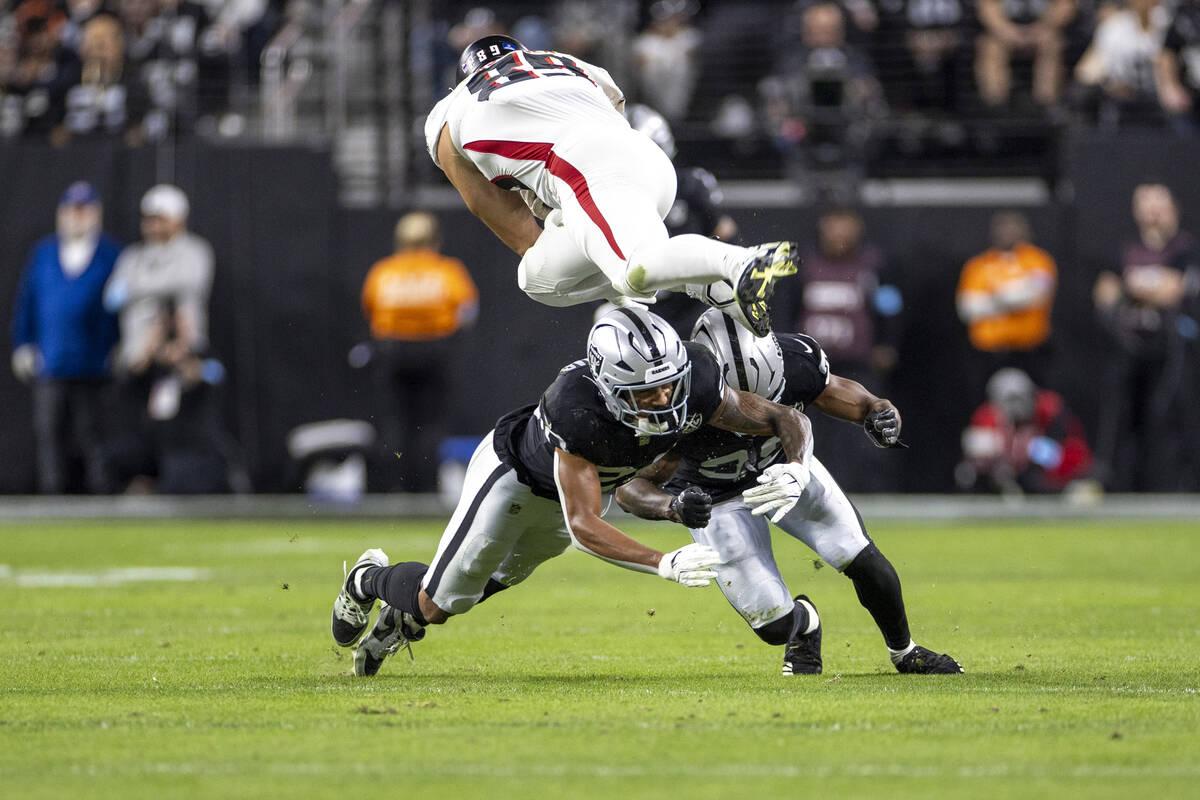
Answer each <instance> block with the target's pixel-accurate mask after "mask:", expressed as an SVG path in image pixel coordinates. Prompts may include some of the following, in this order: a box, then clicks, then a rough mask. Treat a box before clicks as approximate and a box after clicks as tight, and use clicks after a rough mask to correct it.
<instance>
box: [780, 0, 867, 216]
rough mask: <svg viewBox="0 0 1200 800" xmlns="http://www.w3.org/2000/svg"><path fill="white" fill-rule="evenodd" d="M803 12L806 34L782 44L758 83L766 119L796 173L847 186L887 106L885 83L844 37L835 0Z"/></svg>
mask: <svg viewBox="0 0 1200 800" xmlns="http://www.w3.org/2000/svg"><path fill="white" fill-rule="evenodd" d="M801 19H802V22H801V32H800V40H799V41H798V42H787V43H785V44H784V46H783V49H782V54H781V56H780V57H779V59H778V61H777V64H776V67H775V71H774V74H772V75H771V76H769V77H767V78H766V79H764V80H763V82H762V84H761V85H760V91H761V92H762V95H763V98H764V100H765V103H766V121H767V127H768V129H769V131H770V132H771V134H772V136H773V137H774V139H775V143H776V146H777V147H778V148H779V149H780V150H782V151H783V152H784V153H785V154H786V155H787V156H788V157H789V167H790V168H791V172H792V174H793V176H794V177H798V178H804V179H809V178H817V179H818V180H819V179H820V178H830V180H829V181H821V180H819V182H822V183H826V182H827V183H828V184H829V185H830V187H831V189H832V190H833V191H835V192H840V193H843V194H848V193H849V192H850V190H851V189H852V188H853V186H854V185H856V179H857V177H858V176H859V175H860V174H861V172H862V170H863V167H864V160H865V157H866V148H867V144H868V142H869V139H870V135H871V132H872V130H873V127H874V124H875V123H876V121H877V120H878V119H879V118H880V117H881V116H882V115H883V113H884V110H885V109H884V105H883V95H882V90H881V88H880V86H879V82H878V81H877V80H876V79H875V75H874V73H873V71H872V68H871V64H870V61H869V60H868V59H867V56H866V54H865V53H864V52H863V51H862V50H860V49H859V48H857V47H854V46H852V45H850V44H848V43H847V42H846V31H845V22H844V18H843V16H842V11H841V9H840V8H839V7H838V6H837V4H835V3H832V2H828V1H827V0H826V1H824V2H818V3H815V4H813V5H811V6H808V7H807V8H805V9H804V11H803V12H802V17H801Z"/></svg>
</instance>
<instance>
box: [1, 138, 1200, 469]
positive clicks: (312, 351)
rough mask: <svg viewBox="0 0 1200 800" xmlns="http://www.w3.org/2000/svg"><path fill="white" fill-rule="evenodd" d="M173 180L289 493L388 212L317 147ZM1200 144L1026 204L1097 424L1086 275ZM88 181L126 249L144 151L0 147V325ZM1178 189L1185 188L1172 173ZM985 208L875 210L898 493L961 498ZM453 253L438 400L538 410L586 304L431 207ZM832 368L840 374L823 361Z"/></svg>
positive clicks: (1063, 337)
mask: <svg viewBox="0 0 1200 800" xmlns="http://www.w3.org/2000/svg"><path fill="white" fill-rule="evenodd" d="M175 164H176V165H177V168H178V173H177V177H176V180H177V182H178V183H179V184H180V185H181V186H183V187H185V188H186V189H187V191H188V192H189V194H190V195H191V199H192V207H193V209H194V211H193V214H192V220H191V226H192V228H193V229H194V230H196V231H199V232H202V233H203V235H204V236H206V237H207V238H208V239H209V240H210V241H211V242H212V244H213V246H214V248H215V250H216V255H217V264H218V269H217V279H216V285H215V288H214V294H213V300H212V326H213V337H212V338H213V345H214V351H215V352H216V353H218V354H220V356H221V357H222V358H223V360H224V361H225V363H226V365H227V367H228V369H229V375H230V380H229V383H228V386H227V389H226V392H225V405H226V411H227V418H228V421H229V424H230V427H231V428H232V430H233V431H234V432H235V434H236V435H237V437H238V438H239V440H240V441H241V442H242V444H243V447H244V448H245V451H246V456H247V459H248V461H249V466H250V468H251V473H252V477H253V478H254V482H255V487H256V489H257V490H260V491H288V490H291V489H292V488H294V487H292V486H289V485H287V482H288V477H287V476H288V466H289V465H288V463H287V456H286V452H285V448H284V438H285V436H286V434H287V432H288V431H289V430H290V429H291V428H292V427H294V426H295V425H298V424H302V423H305V422H312V421H316V420H321V419H328V418H332V417H353V418H359V417H363V416H365V415H366V414H367V413H368V409H369V402H368V401H369V395H368V386H367V379H366V376H365V375H363V374H362V373H361V372H356V371H355V370H352V369H351V368H350V367H349V365H348V363H347V360H346V353H347V351H348V350H349V349H350V347H351V346H353V345H354V344H355V343H356V342H358V341H361V340H362V339H363V338H364V337H365V333H366V332H365V329H364V325H363V322H362V320H361V315H360V312H359V307H358V291H359V287H360V286H361V280H362V277H363V276H364V275H365V273H366V270H367V267H368V266H369V265H370V264H371V263H372V262H373V261H374V260H375V259H377V258H379V257H380V256H381V254H383V253H384V252H386V248H387V246H388V243H389V241H390V235H391V227H392V225H393V224H394V222H395V218H396V214H397V212H396V210H394V209H390V208H374V209H352V208H344V207H342V206H341V205H339V202H338V197H337V182H336V179H335V176H334V173H333V170H332V167H331V162H330V157H329V153H328V152H327V151H326V150H324V149H321V148H316V147H309V146H299V147H296V146H288V147H248V146H230V145H225V146H221V145H213V144H205V143H194V142H193V143H190V144H188V145H186V146H183V147H181V148H180V149H179V151H178V152H177V153H176V157H175ZM1197 165H1200V145H1196V144H1193V143H1187V142H1182V141H1179V140H1177V139H1169V138H1157V137H1148V136H1123V137H1103V136H1090V137H1082V136H1081V137H1079V138H1077V139H1074V140H1072V141H1070V142H1068V143H1066V145H1065V147H1064V152H1063V155H1062V162H1061V168H1060V172H1061V176H1062V177H1061V179H1060V180H1059V182H1058V186H1059V189H1058V191H1057V193H1056V194H1057V197H1054V198H1052V199H1050V200H1049V201H1048V202H1047V203H1045V204H1043V205H1037V206H1034V207H1030V208H1027V209H1026V210H1027V211H1028V212H1029V214H1030V217H1031V219H1032V222H1033V226H1034V232H1035V240H1036V241H1038V242H1039V243H1040V244H1041V245H1042V246H1044V247H1045V248H1046V249H1048V250H1049V251H1050V252H1051V253H1054V254H1055V255H1056V257H1057V258H1058V261H1059V269H1060V288H1059V291H1058V299H1057V303H1056V306H1055V323H1056V333H1055V338H1056V341H1057V343H1058V352H1057V355H1056V359H1057V372H1058V377H1059V379H1060V381H1059V386H1060V387H1061V388H1062V389H1063V390H1064V392H1065V394H1066V395H1067V396H1068V398H1069V399H1070V401H1071V402H1072V403H1073V404H1074V405H1075V406H1076V407H1077V408H1078V409H1079V413H1080V415H1081V416H1082V417H1083V419H1084V422H1085V424H1086V425H1087V426H1088V427H1089V428H1093V429H1094V424H1095V420H1096V415H1097V410H1098V407H1099V404H1100V401H1101V398H1099V397H1097V396H1096V394H1095V390H1094V387H1095V385H1096V379H1097V376H1098V372H1097V370H1098V368H1099V367H1098V365H1099V364H1101V363H1102V362H1103V356H1104V353H1103V350H1102V348H1103V338H1102V337H1101V336H1100V335H1099V330H1098V328H1097V327H1096V325H1095V322H1094V319H1093V314H1092V311H1091V299H1090V293H1091V285H1092V281H1093V280H1094V276H1095V274H1096V271H1097V270H1098V269H1099V268H1101V267H1102V266H1105V265H1110V264H1111V258H1112V257H1113V256H1114V254H1115V253H1116V252H1117V250H1118V247H1119V244H1120V242H1121V241H1122V240H1123V239H1125V238H1127V237H1129V236H1132V235H1133V233H1134V230H1133V226H1132V222H1131V221H1130V219H1129V211H1128V198H1129V194H1130V191H1131V189H1132V187H1133V185H1134V184H1135V183H1136V182H1137V181H1139V180H1141V179H1143V178H1145V177H1147V176H1166V177H1167V179H1169V180H1171V181H1172V184H1173V187H1174V189H1175V191H1176V192H1177V193H1178V195H1179V198H1180V201H1181V205H1182V206H1183V208H1184V210H1185V211H1184V224H1185V226H1186V225H1187V224H1188V222H1189V220H1191V219H1194V216H1193V215H1191V214H1189V213H1188V212H1189V211H1194V210H1196V209H1200V186H1198V185H1197V182H1196V180H1194V177H1195V174H1196V173H1195V170H1196V166H1197ZM81 176H83V177H87V178H89V179H91V180H93V181H95V182H96V184H97V186H98V187H99V189H100V191H101V193H102V195H103V197H104V200H105V214H106V221H107V226H108V228H109V229H110V230H111V231H112V232H113V233H114V234H116V235H117V236H118V237H120V238H122V239H123V240H125V241H130V240H131V239H133V238H134V237H136V236H137V227H136V226H137V218H136V217H135V216H134V214H135V210H136V208H137V200H138V198H139V197H140V196H141V193H142V192H143V191H145V189H146V188H148V187H149V186H150V185H152V184H153V183H154V182H155V161H154V158H153V153H152V152H151V151H148V150H129V149H125V148H122V147H115V146H107V145H104V144H81V145H76V146H73V147H72V148H70V149H68V150H54V149H51V148H49V147H43V146H36V145H19V146H18V145H13V144H9V145H5V146H3V147H0V187H3V189H2V190H0V219H3V220H4V224H3V226H2V227H0V297H3V298H5V301H4V302H3V303H0V320H2V321H3V324H4V327H5V331H7V328H8V324H9V320H10V315H11V302H10V298H12V297H13V295H14V292H15V289H16V283H17V279H18V276H19V272H20V270H21V268H22V266H23V264H24V259H25V256H26V253H27V252H28V249H29V247H30V245H31V244H32V243H33V242H34V241H35V240H36V239H37V238H38V237H40V236H43V235H45V234H46V233H48V232H49V231H50V230H51V225H52V218H53V208H54V204H55V203H56V201H57V197H58V195H59V193H60V192H61V191H62V187H63V186H65V185H66V184H67V183H69V182H70V181H72V180H75V179H77V178H79V177H81ZM1185 177H1186V178H1187V179H1186V180H1179V178H1185ZM993 210H995V209H994V208H992V207H988V206H974V205H970V206H968V205H959V206H954V207H938V206H903V207H898V206H892V205H878V206H868V207H867V208H866V209H865V212H864V215H865V218H866V223H867V229H868V231H869V232H870V236H871V238H872V240H874V241H875V242H876V243H877V244H879V245H880V246H881V247H882V248H883V249H884V250H885V251H886V252H887V253H888V254H889V255H890V256H891V258H892V259H893V260H894V261H895V262H896V264H897V265H898V266H899V267H900V272H901V273H902V275H903V286H902V289H903V291H904V296H905V301H906V308H905V311H904V315H905V317H906V318H907V319H908V320H909V323H908V325H907V328H906V330H907V332H906V335H905V339H904V341H903V344H902V347H901V361H900V366H899V369H898V370H897V373H896V375H895V388H894V391H893V392H892V396H893V399H894V400H895V401H896V402H897V404H898V405H899V406H900V408H901V409H902V410H903V411H904V413H905V420H906V438H907V439H908V440H909V441H910V442H911V443H912V445H913V447H912V449H911V450H910V451H908V452H906V453H903V454H902V455H900V456H898V457H901V458H903V459H904V460H905V461H904V465H903V467H904V468H903V469H902V470H901V471H900V472H901V474H902V475H903V484H902V485H900V486H897V487H896V489H898V490H903V491H912V492H916V491H920V492H941V491H951V490H952V489H953V480H952V469H953V465H954V462H955V460H956V458H957V456H958V437H959V433H960V431H961V429H962V426H963V425H964V424H965V422H966V419H967V417H968V415H969V413H970V411H971V409H972V403H971V402H970V400H969V399H968V398H966V397H964V396H963V393H962V391H961V389H962V386H963V380H962V378H963V376H962V365H963V363H964V360H965V355H966V337H965V332H964V330H963V328H962V325H961V323H960V322H959V321H958V319H957V317H956V315H955V311H954V289H955V285H956V281H957V277H958V271H959V269H960V267H961V265H962V263H963V261H964V260H965V259H966V258H967V257H969V256H970V255H972V254H973V253H974V252H976V251H977V250H978V249H979V247H980V246H981V243H982V242H983V241H984V240H985V236H986V230H987V222H988V217H989V215H990V214H991V213H992V211H993ZM730 212H731V214H733V215H734V216H735V217H736V218H737V220H738V222H739V224H740V225H741V227H742V235H743V236H744V237H745V239H746V241H759V240H770V239H775V238H782V237H785V236H786V237H796V238H800V239H802V240H803V239H807V238H808V237H809V236H810V232H811V231H812V228H813V213H814V212H813V209H812V207H811V206H808V205H798V206H796V207H793V208H777V207H771V208H761V209H759V208H754V207H752V206H750V207H741V206H738V207H732V208H731V209H730ZM440 213H441V216H442V219H443V221H444V228H445V232H446V235H445V240H446V242H445V250H446V252H448V253H450V254H451V255H454V256H457V257H459V258H461V259H463V260H464V261H465V262H466V263H467V264H468V265H469V266H470V268H471V271H472V274H473V276H474V278H475V280H476V281H477V282H478V284H479V286H480V290H481V295H482V309H481V314H480V319H479V323H478V325H477V327H476V328H475V329H474V330H473V331H472V332H471V333H469V334H468V337H467V342H466V343H465V345H464V346H465V348H466V352H465V354H464V358H463V360H462V362H461V363H462V365H463V366H462V369H461V371H460V372H459V374H458V376H457V381H456V386H455V389H454V391H453V393H452V396H451V397H450V398H448V402H449V403H450V404H451V405H452V407H453V416H454V419H455V421H456V422H455V429H456V430H458V431H460V432H461V433H464V434H481V433H483V432H485V431H486V430H487V429H488V428H489V427H490V426H491V424H492V422H493V421H494V420H495V419H496V417H498V416H499V415H500V414H502V413H503V412H505V411H506V410H508V409H509V408H511V407H514V406H516V405H520V404H523V403H526V402H531V401H532V400H533V399H534V398H535V396H536V395H537V393H539V392H540V390H541V388H542V387H543V386H544V385H545V384H546V383H547V382H548V381H549V379H550V378H551V377H552V376H553V374H554V372H555V370H556V369H557V368H558V367H559V366H561V365H562V364H564V363H566V362H568V361H570V360H573V359H575V358H577V357H579V356H580V354H581V349H580V348H581V343H582V341H583V338H584V337H585V336H586V333H587V328H588V326H589V324H590V320H591V314H590V308H587V307H576V308H567V309H551V308H547V307H544V306H541V305H538V304H536V303H534V302H533V301H531V300H529V299H528V298H526V297H525V296H524V295H523V294H522V293H521V292H520V291H519V290H518V289H517V287H516V281H515V269H516V258H515V257H514V256H513V255H512V254H511V253H510V252H508V251H507V250H506V249H505V248H504V247H503V246H502V245H500V244H499V242H498V241H496V240H495V238H494V237H493V236H492V235H491V234H490V232H488V231H487V230H486V229H485V228H484V227H483V225H482V224H480V223H479V222H477V221H476V220H475V219H474V218H473V217H471V216H470V214H468V213H467V212H466V211H465V209H461V208H458V209H452V210H446V211H442V212H440ZM835 368H836V365H835ZM0 407H3V409H4V413H3V415H2V417H0V441H3V442H4V445H5V450H6V452H7V453H9V456H8V457H6V458H4V459H0V491H4V492H25V491H31V490H32V488H33V465H32V453H33V441H32V434H31V432H30V426H29V395H28V390H27V388H26V387H24V386H22V385H21V384H19V383H18V382H17V381H16V380H15V379H14V378H13V377H12V375H11V373H10V372H9V371H8V370H7V369H5V370H0Z"/></svg>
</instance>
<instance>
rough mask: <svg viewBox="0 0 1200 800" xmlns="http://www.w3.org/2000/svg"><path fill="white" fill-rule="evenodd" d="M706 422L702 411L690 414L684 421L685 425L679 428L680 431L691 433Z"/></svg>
mask: <svg viewBox="0 0 1200 800" xmlns="http://www.w3.org/2000/svg"><path fill="white" fill-rule="evenodd" d="M703 424H704V418H703V417H702V416H700V412H699V411H697V412H696V413H695V414H690V415H688V418H687V421H685V422H684V423H683V427H682V428H680V429H679V432H680V433H691V432H692V431H694V430H696V429H697V428H699V427H700V426H701V425H703Z"/></svg>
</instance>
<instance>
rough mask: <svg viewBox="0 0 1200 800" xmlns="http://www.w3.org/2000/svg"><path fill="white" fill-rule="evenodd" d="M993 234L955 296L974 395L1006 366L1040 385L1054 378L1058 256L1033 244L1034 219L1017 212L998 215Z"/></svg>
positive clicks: (966, 271) (966, 270)
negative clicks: (969, 356) (1052, 339)
mask: <svg viewBox="0 0 1200 800" xmlns="http://www.w3.org/2000/svg"><path fill="white" fill-rule="evenodd" d="M991 239H992V246H991V247H990V248H988V249H987V250H985V251H984V252H982V253H980V254H979V255H977V256H975V257H974V258H972V259H970V260H969V261H967V263H966V264H965V265H964V266H963V269H962V274H961V275H960V276H959V281H958V291H957V294H956V296H955V300H956V304H957V306H958V316H959V318H960V319H961V320H962V321H963V322H964V323H965V324H966V326H967V334H968V336H969V337H970V340H971V347H972V350H973V357H972V362H971V367H970V369H969V370H968V375H969V379H970V386H969V390H970V393H971V394H970V396H971V397H972V398H975V397H979V396H981V395H982V393H983V387H984V382H985V381H987V379H988V376H989V375H991V374H992V373H993V372H995V371H996V370H997V369H999V368H1001V367H1019V368H1021V369H1022V370H1024V371H1025V372H1026V373H1028V374H1029V375H1030V376H1031V377H1032V378H1033V380H1034V382H1035V383H1038V384H1043V383H1045V382H1046V381H1047V380H1048V379H1049V373H1048V371H1049V367H1050V363H1049V362H1050V356H1051V353H1050V311H1051V308H1052V306H1053V304H1054V294H1055V289H1056V287H1057V284H1058V268H1057V266H1056V265H1055V263H1054V258H1053V257H1052V256H1051V255H1050V254H1049V253H1047V252H1046V251H1045V250H1043V249H1041V248H1040V247H1037V246H1036V245H1034V244H1032V243H1031V239H1032V235H1031V232H1030V228H1029V220H1028V219H1027V218H1026V216H1025V215H1024V214H1022V213H1020V212H1017V211H999V212H997V213H996V214H994V215H992V223H991Z"/></svg>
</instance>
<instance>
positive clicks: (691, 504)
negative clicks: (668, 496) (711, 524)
mask: <svg viewBox="0 0 1200 800" xmlns="http://www.w3.org/2000/svg"><path fill="white" fill-rule="evenodd" d="M668 510H670V512H671V513H673V514H674V515H675V516H676V518H678V521H679V522H681V523H683V524H684V525H686V526H687V527H689V528H705V527H708V518H709V517H710V516H712V498H711V497H709V496H708V492H706V491H704V490H703V489H701V488H700V487H699V486H689V487H687V488H686V489H684V490H683V491H682V492H680V493H679V494H678V495H676V496H675V499H674V500H672V501H671V505H670V506H668Z"/></svg>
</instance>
